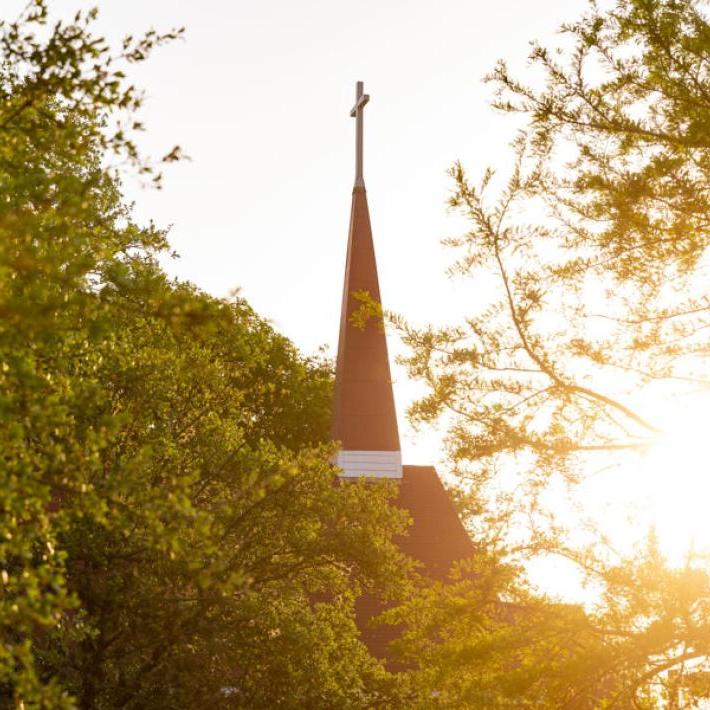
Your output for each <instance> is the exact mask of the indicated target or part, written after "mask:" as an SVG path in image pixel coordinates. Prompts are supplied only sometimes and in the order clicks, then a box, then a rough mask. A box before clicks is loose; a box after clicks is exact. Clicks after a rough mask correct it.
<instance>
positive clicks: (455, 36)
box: [3, 0, 706, 574]
mask: <svg viewBox="0 0 710 710" xmlns="http://www.w3.org/2000/svg"><path fill="white" fill-rule="evenodd" d="M96 4H98V7H99V10H100V17H99V22H98V28H99V30H100V31H101V32H103V33H105V34H106V35H107V36H108V37H109V38H111V39H113V40H118V39H120V38H121V37H122V36H123V35H126V34H137V33H139V32H141V31H143V30H146V29H148V28H150V27H155V28H156V29H169V28H171V27H177V26H185V28H186V32H185V36H184V40H182V41H179V42H176V43H174V44H173V45H171V46H169V47H165V48H161V49H159V50H157V51H156V53H155V55H154V56H153V57H152V58H151V59H150V61H148V62H147V63H145V64H143V65H140V66H138V67H136V69H135V70H134V71H133V73H132V75H131V77H130V78H131V80H132V81H134V82H135V83H137V84H138V85H139V86H141V87H143V88H144V89H145V92H146V98H147V102H146V105H145V109H144V111H143V116H142V117H143V119H144V123H145V124H146V126H147V129H148V132H147V133H146V134H145V136H143V137H142V139H141V144H142V145H143V148H144V150H145V151H146V152H148V153H150V154H153V155H155V156H159V155H162V154H164V153H165V152H167V150H168V149H169V148H171V147H172V146H173V145H174V144H176V143H179V144H180V145H181V146H182V147H183V149H184V151H185V152H186V153H187V154H188V155H189V156H190V160H189V161H186V162H184V163H182V164H179V165H175V166H171V167H170V168H169V169H168V170H167V171H166V174H165V180H164V188H163V190H162V191H160V192H156V191H151V190H147V189H141V188H139V187H138V185H136V184H134V183H132V182H128V183H127V184H126V193H127V196H128V198H129V199H130V200H133V201H135V212H136V216H137V217H138V219H139V221H140V220H142V221H147V220H149V219H152V220H154V221H155V222H156V223H157V224H158V225H161V226H170V227H171V231H170V242H171V244H172V247H173V248H174V250H175V251H176V252H178V253H179V255H180V258H179V259H177V260H169V259H166V261H165V266H166V268H167V270H168V271H169V272H170V273H171V274H173V275H175V276H178V277H180V278H183V279H188V280H190V281H192V282H194V283H195V284H197V285H198V286H200V287H201V288H203V289H205V290H206V291H208V292H210V293H212V294H214V295H216V296H226V295H228V294H229V293H230V291H232V290H233V289H236V288H239V289H241V293H242V295H243V296H245V297H246V298H247V299H248V300H249V301H250V302H251V304H252V305H253V306H254V307H255V309H256V310H257V311H258V312H259V313H260V314H262V315H263V316H265V317H266V318H268V319H269V320H270V321H271V322H272V323H273V325H274V326H275V327H276V328H277V329H278V330H279V331H281V332H283V333H284V334H286V335H287V336H288V337H289V338H291V339H292V340H293V341H294V342H295V343H296V345H297V346H298V347H299V348H301V350H302V351H303V352H305V353H312V352H314V351H316V349H317V348H318V347H319V346H321V345H325V346H326V347H327V351H328V353H329V354H330V355H331V356H334V354H335V351H336V348H337V333H338V321H339V308H340V297H341V289H342V278H343V269H344V260H345V248H346V237H347V226H348V217H349V207H350V195H351V187H352V181H353V172H354V136H355V125H354V121H353V120H352V119H351V118H350V117H349V110H350V107H351V105H352V103H353V98H354V91H355V81H356V80H363V81H364V82H365V90H366V92H367V93H369V94H370V96H371V100H370V103H369V105H368V107H367V109H366V116H365V180H366V184H367V188H368V197H369V204H370V211H371V217H372V224H373V232H374V237H375V246H376V252H377V258H378V262H379V272H380V283H381V291H382V297H383V302H384V305H385V307H386V308H388V309H390V310H393V311H395V312H398V313H400V314H402V315H404V316H405V317H406V318H408V319H409V320H410V321H413V322H414V323H418V324H423V323H427V322H435V323H443V322H447V321H449V322H452V321H456V320H457V318H458V317H459V316H460V315H461V314H463V313H465V312H466V311H467V310H468V309H469V308H471V309H474V308H475V304H476V298H477V288H480V287H481V286H479V285H477V284H475V283H468V284H465V283H461V282H455V281H451V280H449V279H448V278H447V277H446V275H445V269H446V267H447V265H448V264H449V263H450V261H451V255H450V254H447V251H446V249H445V248H444V247H443V246H441V244H440V240H441V239H442V238H444V237H447V236H455V235H457V234H459V233H461V231H462V230H463V229H465V225H464V224H463V223H462V222H461V221H460V220H459V219H458V218H456V217H455V216H453V215H451V214H449V213H448V212H447V208H446V199H447V196H448V191H449V188H450V180H449V178H448V177H447V175H446V171H447V168H448V167H449V166H450V165H451V164H452V163H453V162H454V161H455V160H459V159H460V160H461V161H462V162H463V163H464V165H465V166H466V167H467V169H468V170H469V171H470V172H471V174H473V175H477V174H481V173H482V172H483V170H484V169H485V168H486V167H487V166H489V165H490V166H493V167H501V168H503V169H505V167H506V166H507V165H508V164H509V152H508V146H509V143H510V141H511V140H512V138H513V136H514V134H515V130H516V127H517V125H518V124H517V123H516V120H515V119H514V118H511V117H508V116H502V115H500V114H498V113H496V112H494V111H493V110H492V109H491V108H490V106H489V102H490V99H491V95H492V89H491V87H490V86H488V85H486V84H484V83H483V81H482V78H483V76H484V75H485V74H486V73H487V72H488V71H490V70H491V69H492V67H493V66H494V64H495V61H496V60H497V59H498V58H505V59H506V60H507V61H508V62H509V64H510V65H511V67H512V68H513V70H514V71H515V72H517V73H519V74H522V75H524V76H527V77H529V78H531V79H532V80H533V81H534V79H535V78H534V76H533V77H530V74H529V71H530V69H529V67H527V62H526V60H527V54H528V50H529V44H528V43H529V41H530V40H532V39H538V40H541V41H542V42H543V43H545V44H550V43H554V42H555V41H556V39H555V32H556V29H557V27H558V26H559V25H560V24H561V23H562V22H564V21H566V20H571V19H574V18H575V17H577V16H579V14H580V13H581V12H582V11H583V10H584V8H585V7H586V2H584V1H583V0H538V2H530V1H529V0H497V2H480V0H479V1H476V0H357V2H344V1H343V0H299V1H294V0H258V1H257V0H251V1H248V2H247V1H246V0H235V1H228V0H200V2H195V1H194V0H192V1H190V2H188V1H187V0H151V1H150V2H146V1H145V0H143V1H142V2H139V1H138V0H122V2H109V1H108V0H98V2H96V1H94V2H86V1H85V0H53V2H51V3H50V5H51V7H52V9H53V11H55V12H56V13H57V14H58V15H62V14H66V15H69V14H70V13H72V14H73V12H74V11H75V10H76V9H77V8H78V7H83V8H86V7H91V6H93V5H96ZM23 5H24V2H21V1H18V0H9V1H8V2H6V3H3V6H4V8H5V9H6V12H5V13H3V14H4V17H6V18H7V17H12V16H13V14H14V11H15V10H19V8H21V7H22V6H23ZM390 348H391V353H392V352H394V353H396V352H397V351H398V350H399V346H398V344H397V343H396V342H394V341H392V342H391V343H390ZM393 375H394V379H395V398H396V401H397V406H398V410H399V412H400V417H399V419H400V430H401V432H402V444H403V454H404V460H405V463H420V464H424V463H440V470H441V471H442V472H445V470H446V465H445V463H444V462H440V452H441V449H440V444H439V438H438V436H437V435H436V434H434V433H428V432H426V433H420V434H415V433H413V432H412V431H411V429H410V428H409V426H408V425H407V423H406V419H405V416H404V410H405V408H406V406H407V405H408V404H409V403H410V401H411V400H412V399H413V398H414V397H415V396H416V393H417V392H418V391H419V390H418V389H417V387H416V386H414V385H412V383H409V382H407V380H406V375H405V373H404V372H403V371H402V370H401V369H400V368H398V367H395V369H394V371H393ZM668 458H669V459H670V457H668ZM654 466H655V469H653V470H656V471H657V474H653V475H658V476H659V482H658V488H657V490H658V493H657V494H653V495H656V498H657V499H658V500H660V499H661V498H663V496H664V490H665V489H664V485H666V486H667V484H664V483H663V481H664V480H665V479H664V478H663V475H662V469H663V458H662V457H661V458H658V460H657V461H656V463H655V464H654ZM630 485H631V486H633V485H635V484H634V483H631V484H630ZM622 487H623V486H621V487H620V488H619V490H621V488H622ZM627 493H629V495H631V489H630V490H629V491H627ZM595 495H596V496H597V497H598V498H599V500H602V501H603V502H604V504H605V505H606V504H608V503H609V502H610V499H609V497H608V486H603V487H600V488H597V490H596V493H595ZM703 500H706V497H705V496H704V497H703ZM611 502H612V503H613V501H611ZM699 514H700V515H702V511H700V513H699ZM669 525H670V526H671V527H673V526H674V525H675V523H674V522H673V521H672V520H671V522H669ZM547 573H549V574H555V568H554V567H553V568H550V569H549V570H548V572H547Z"/></svg>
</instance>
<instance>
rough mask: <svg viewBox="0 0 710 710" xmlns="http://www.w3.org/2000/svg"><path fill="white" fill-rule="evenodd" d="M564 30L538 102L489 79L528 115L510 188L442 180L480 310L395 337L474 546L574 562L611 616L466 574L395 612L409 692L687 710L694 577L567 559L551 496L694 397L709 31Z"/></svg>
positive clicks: (704, 26)
mask: <svg viewBox="0 0 710 710" xmlns="http://www.w3.org/2000/svg"><path fill="white" fill-rule="evenodd" d="M562 29H563V38H564V39H565V40H566V41H567V44H565V45H564V46H563V47H562V48H561V49H560V51H559V52H554V51H551V50H548V49H545V48H543V47H541V46H539V45H533V50H532V54H531V62H532V64H533V66H536V67H538V68H539V69H540V70H541V72H542V74H543V77H544V85H543V86H542V88H540V89H536V88H532V87H530V86H527V85H526V84H524V83H523V82H521V81H519V80H517V79H515V78H514V77H512V76H511V75H510V73H509V71H508V69H507V67H506V65H505V64H504V63H502V62H501V63H499V64H498V65H497V67H496V68H495V70H494V71H493V73H492V74H491V75H490V76H489V80H490V81H491V82H493V84H494V85H495V86H496V88H497V92H498V93H497V98H496V102H495V105H496V106H497V108H499V109H502V110H504V111H511V112H517V113H521V114H523V115H524V116H525V117H526V119H527V128H526V130H525V131H524V132H523V133H522V134H521V135H520V136H519V137H518V138H517V140H516V141H515V143H514V154H515V161H514V164H513V167H512V169H511V171H510V174H509V177H508V178H507V180H503V182H502V187H499V186H500V185H501V182H500V178H499V176H497V175H495V174H494V172H493V171H491V170H488V171H486V172H485V173H484V177H483V179H482V181H481V183H480V185H476V184H474V183H472V182H471V181H470V180H469V179H468V177H467V175H466V172H465V171H464V168H463V167H462V166H461V165H456V166H454V167H453V169H452V171H451V175H452V178H453V181H454V190H453V194H452V198H451V205H452V207H453V208H455V209H458V210H460V211H461V212H462V213H463V214H464V215H465V216H466V217H467V218H468V220H469V224H470V230H469V231H468V233H467V234H465V235H463V236H462V237H460V238H458V239H454V240H450V242H449V244H450V246H452V247H453V248H454V249H456V250H457V254H458V258H457V261H456V263H455V265H454V267H453V269H452V271H453V272H454V273H455V274H456V275H459V276H465V277H471V278H474V279H481V280H483V279H485V283H486V284H487V285H489V284H490V288H488V287H487V288H486V289H485V292H484V291H483V290H481V292H480V297H481V302H480V308H478V310H476V311H475V312H474V313H472V314H471V315H470V316H469V317H468V318H467V319H466V320H465V322H464V323H463V324H461V325H452V326H445V327H428V328H414V327H412V326H410V325H408V324H407V323H406V322H404V321H403V320H402V319H400V318H397V317H394V322H395V324H397V325H398V326H399V328H400V330H401V332H402V333H403V336H404V339H405V342H406V343H407V344H408V345H409V346H410V354H409V356H408V357H407V358H405V364H406V365H407V366H408V369H409V373H410V375H412V376H413V377H415V378H418V379H421V380H423V381H425V382H426V383H427V384H428V389H429V392H428V394H427V395H426V396H425V397H424V398H422V399H421V400H420V401H419V402H417V403H415V405H414V406H413V407H412V409H411V412H410V413H411V415H412V417H413V420H414V421H415V422H416V423H426V422H430V421H433V420H435V419H437V418H439V417H442V418H444V419H445V421H446V422H447V424H448V431H449V436H448V448H449V453H450V456H451V459H452V461H453V463H454V465H455V468H456V470H457V473H458V474H459V481H460V483H461V488H462V492H461V494H460V497H461V506H462V510H464V511H465V512H467V513H468V515H469V517H468V520H469V524H470V526H471V528H472V530H475V531H476V534H477V536H478V539H479V541H480V542H481V544H482V545H483V544H484V543H485V542H488V544H489V546H490V549H491V555H492V557H493V558H494V559H495V560H497V564H500V563H501V562H502V561H505V560H506V559H511V558H512V559H520V557H521V555H522V556H524V555H534V554H536V553H537V552H540V551H548V552H549V551H553V552H555V553H557V554H564V555H566V556H567V557H569V558H571V559H573V560H574V561H575V562H577V563H579V564H580V566H581V567H582V568H583V569H584V570H585V572H586V573H587V574H588V575H589V576H590V578H591V579H592V580H593V581H594V582H595V583H596V584H598V585H599V588H600V589H601V590H602V595H601V601H600V604H599V607H598V609H596V610H593V612H591V613H588V614H582V613H581V612H580V611H579V610H574V609H572V608H569V607H552V608H551V607H550V606H549V605H548V604H543V603H542V602H541V601H540V600H539V599H537V598H530V597H529V596H527V595H528V593H529V592H528V591H526V588H525V585H524V583H523V582H522V581H521V580H520V579H517V580H515V582H514V583H513V582H511V581H510V578H509V577H508V578H507V577H505V573H504V571H503V570H502V569H501V570H494V572H491V573H490V575H489V576H485V575H483V576H481V575H482V573H481V572H480V570H479V571H478V572H477V575H479V576H478V578H474V580H473V581H468V582H466V581H462V582H461V583H460V584H459V585H458V586H456V587H453V588H451V589H449V590H443V589H442V590H438V591H435V592H431V594H433V595H434V596H433V597H430V598H429V599H428V600H427V599H425V600H424V601H421V600H419V601H413V602H412V603H411V605H410V607H409V608H408V611H406V612H402V614H403V616H400V617H399V621H402V620H403V619H404V618H409V619H410V620H412V619H424V620H425V625H424V626H423V627H422V626H421V624H419V626H418V627H417V628H414V627H412V628H413V631H412V635H411V638H410V641H411V643H412V644H414V645H413V646H411V647H410V646H405V647H404V648H405V652H409V651H407V650H406V649H407V648H415V649H417V648H423V649H424V652H423V655H422V658H424V663H423V665H422V670H421V671H420V672H419V677H420V679H422V678H423V681H422V682H423V687H424V688H426V689H427V692H429V695H426V694H425V695H424V696H423V697H424V698H426V697H431V693H432V692H434V693H435V697H437V698H440V699H441V704H442V705H443V706H447V704H448V705H449V706H456V703H459V704H460V705H461V704H464V705H465V704H466V702H470V703H471V704H472V706H474V707H476V706H481V707H486V706H491V707H494V706H495V704H494V702H493V700H494V699H495V701H496V702H499V703H500V704H502V706H514V707H519V706H524V704H522V703H524V702H529V703H530V704H536V703H537V704H539V703H541V702H542V703H543V705H544V704H548V705H551V706H554V707H557V706H560V707H565V706H569V707H580V706H582V705H581V704H580V703H582V700H583V699H584V700H585V701H586V702H589V703H591V706H592V707H608V706H611V707H615V706H616V707H629V706H632V707H633V706H636V707H653V706H656V704H657V703H659V702H661V697H662V694H663V693H666V702H667V703H669V704H670V705H669V706H670V707H678V706H688V705H689V704H690V703H692V702H695V701H696V700H697V699H698V698H701V697H705V696H706V695H707V688H706V687H705V685H706V677H707V676H706V675H705V671H706V670H707V658H708V651H709V649H708V647H707V643H706V626H707V619H708V616H707V600H708V590H707V579H708V576H707V573H708V571H707V566H706V563H705V560H704V559H702V558H701V556H699V555H693V554H690V555H689V558H688V562H687V565H686V567H685V568H684V569H682V570H678V569H674V568H672V567H669V566H668V565H667V563H666V562H665V561H664V560H663V559H662V558H661V556H660V555H659V554H658V553H657V550H656V549H655V547H654V545H653V544H651V545H650V546H649V547H648V549H647V550H646V551H642V552H639V554H638V555H637V557H636V559H634V558H631V559H620V558H619V557H618V556H615V555H614V554H613V553H612V551H610V550H609V549H608V547H606V546H604V545H603V544H599V545H596V546H592V545H591V544H590V546H589V547H588V548H587V549H581V550H580V549H579V546H580V544H582V543H583V542H584V538H583V539H582V541H581V542H580V537H581V535H580V530H579V529H577V530H575V531H574V532H575V536H574V537H575V538H576V539H570V531H569V530H568V529H566V528H565V525H564V524H563V523H561V522H560V521H558V520H556V519H555V517H556V513H557V512H558V510H557V509H556V506H559V505H560V502H559V496H557V495H555V497H554V503H553V504H552V506H550V504H549V500H550V492H551V491H557V490H559V489H560V488H563V487H565V486H567V487H572V488H573V487H574V485H575V484H576V483H577V482H578V481H580V480H581V479H584V478H585V477H586V476H587V475H589V474H590V473H595V472H597V471H598V470H600V469H602V468H606V467H609V466H623V465H624V464H627V463H628V462H629V460H630V459H631V457H634V456H636V455H637V453H638V452H641V451H644V450H645V449H647V448H648V447H649V446H652V445H653V444H654V442H656V441H657V439H658V436H659V434H660V432H659V430H658V426H657V424H656V422H654V418H653V413H652V412H650V413H649V412H646V411H644V409H643V408H642V407H641V406H640V405H639V403H640V402H642V401H648V399H649V398H650V397H651V396H653V397H655V398H656V399H657V400H659V401H663V398H664V397H668V396H682V395H683V394H685V393H687V392H689V391H692V390H697V389H698V388H706V387H707V385H708V381H709V378H708V360H707V354H708V352H710V349H709V347H708V346H709V345H710V343H709V342H708V340H707V332H708V324H709V321H708V318H709V317H710V312H709V307H710V301H708V294H707V275H706V269H707V263H708V261H707V258H708V254H707V247H708V244H709V240H708V234H709V233H708V224H709V222H708V216H710V204H709V203H708V188H709V182H708V177H709V176H708V165H709V163H708V148H709V147H710V143H709V136H710V133H708V130H707V126H708V120H710V104H709V103H708V97H710V83H709V82H710V74H709V72H708V60H709V58H710V54H709V52H710V25H709V24H708V22H707V19H706V14H705V8H704V5H703V4H702V3H700V2H695V1H693V0H625V1H623V2H622V1H620V2H617V3H616V4H615V5H614V7H612V8H610V9H608V10H602V9H600V8H599V7H597V5H596V4H594V3H590V6H589V10H588V12H587V14H586V15H585V16H584V17H582V19H580V20H579V21H578V22H576V23H572V24H570V25H567V26H565V27H563V28H562ZM491 193H493V194H491ZM639 485H640V486H643V482H640V483H639ZM596 533H597V535H598V534H599V531H596ZM587 541H589V539H588V538H587ZM594 542H597V543H598V542H600V541H599V538H598V537H595V538H594ZM601 542H603V540H602V541H601ZM574 543H576V545H577V549H570V545H573V544H574ZM496 575H497V577H496ZM501 577H502V579H503V581H501V582H496V579H500V578H501ZM489 578H491V579H493V581H494V582H496V583H495V584H493V589H494V592H491V593H490V594H488V595H487V596H484V600H483V601H481V594H482V592H481V589H480V588H479V586H478V585H479V584H484V583H485V582H486V580H488V579H489ZM507 604H513V606H514V607H516V606H518V605H521V606H522V607H523V608H524V609H525V611H524V612H523V617H522V618H524V620H525V621H524V623H521V622H520V620H519V618H518V617H517V616H515V619H514V621H515V623H511V619H510V618H509V617H507V616H506V613H505V612H504V611H501V610H505V609H507V608H508V607H507V606H506V605H507ZM462 610H463V611H462ZM418 614H419V615H418ZM429 624H430V625H429ZM562 637H566V638H568V639H572V641H568V642H565V641H563V640H561V638H562ZM435 639H436V640H438V641H441V640H442V639H443V640H444V642H443V644H440V645H437V644H436V643H434V640H435ZM499 641H500V645H498V642H499ZM578 641H579V648H578V646H577V642H578ZM417 644H420V646H417ZM553 652H554V653H553ZM545 659H549V663H547V662H543V661H545ZM528 671H530V673H529V674H528V675H527V677H526V678H525V679H524V680H525V682H523V683H522V685H520V686H516V688H515V689H514V691H510V693H508V690H509V689H510V686H509V685H508V681H510V682H513V683H514V681H515V678H516V677H520V676H523V675H525V674H526V673H527V672H528ZM585 683H587V686H586V688H587V689H586V691H585V690H584V687H585ZM590 683H591V685H589V684H590ZM506 688H507V689H508V690H506ZM488 691H490V692H491V693H493V694H492V695H486V694H485V693H486V692H488ZM585 692H586V693H587V695H584V693H585ZM472 693H473V695H471V694H472ZM506 693H508V694H507V695H506ZM575 693H581V695H580V694H576V695H575ZM602 698H606V701H605V702H607V704H606V705H604V702H603V701H602ZM476 703H478V705H476ZM486 703H488V705H486ZM506 703H507V705H506ZM565 703H567V705H565ZM684 703H685V705H684ZM521 704H522V705H521Z"/></svg>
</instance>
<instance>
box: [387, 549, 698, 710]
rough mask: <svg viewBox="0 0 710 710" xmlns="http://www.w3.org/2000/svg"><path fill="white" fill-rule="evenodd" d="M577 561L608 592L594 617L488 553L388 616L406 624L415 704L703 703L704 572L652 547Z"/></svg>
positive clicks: (404, 648) (402, 644)
mask: <svg viewBox="0 0 710 710" xmlns="http://www.w3.org/2000/svg"><path fill="white" fill-rule="evenodd" d="M578 561H579V563H580V564H584V565H585V566H587V568H588V571H589V574H590V576H591V577H592V578H593V579H595V581H596V582H597V583H601V584H603V588H604V593H603V595H602V598H601V599H600V600H599V602H598V604H597V606H596V609H594V610H593V611H591V612H590V613H586V612H585V611H584V610H583V609H582V608H581V607H579V606H575V605H571V604H562V603H559V602H552V601H550V600H549V599H546V598H544V597H540V596H536V595H534V594H532V593H531V592H530V591H529V590H528V589H527V588H526V587H525V585H524V584H523V583H522V582H521V581H520V578H519V575H518V572H519V571H518V570H516V569H515V568H514V567H511V566H509V565H504V564H501V561H500V559H499V558H498V557H496V556H491V557H490V558H488V559H485V558H483V557H481V558H479V559H477V560H475V562H472V563H468V564H467V565H465V566H464V567H462V568H460V569H459V571H458V575H457V577H456V578H455V580H454V582H453V583H452V584H444V585H437V586H434V587H432V588H430V589H427V590H425V591H424V592H423V593H422V594H420V595H419V596H417V597H415V598H414V599H413V600H412V601H410V602H409V603H408V604H407V605H404V606H402V607H400V608H399V609H397V610H395V611H393V612H390V621H393V622H407V623H408V624H409V626H408V632H407V633H406V634H405V635H404V637H403V638H402V639H401V640H400V641H399V642H398V646H399V650H400V653H402V655H403V657H404V658H407V659H408V660H410V661H411V662H415V661H416V662H417V670H416V671H414V672H413V677H412V684H413V686H414V688H415V689H416V691H415V692H416V697H417V698H418V703H419V706H421V707H448V708H458V707H467V708H513V707H514V708H526V707H551V708H569V709H570V710H571V709H572V708H574V709H575V710H577V709H578V708H579V709H582V708H629V707H632V708H659V707H693V706H694V705H693V701H697V700H698V699H701V698H707V697H708V685H707V677H708V675H707V674H708V660H707V657H708V653H710V646H709V642H710V621H709V617H708V603H709V602H710V576H708V574H707V572H706V571H705V570H702V569H700V568H698V567H695V566H693V565H690V564H689V565H688V566H687V567H685V568H684V569H676V570H669V569H668V568H667V567H666V566H665V563H664V561H663V559H662V558H661V557H660V555H659V554H658V551H657V549H656V547H655V544H654V541H653V540H650V541H649V543H648V545H647V547H646V548H645V549H643V550H641V551H640V553H639V555H638V556H637V558H636V559H634V560H629V561H622V562H620V563H618V564H615V565H602V566H597V565H596V564H593V563H592V561H591V560H590V559H589V558H586V559H578ZM413 622H416V623H413ZM415 705H416V704H415Z"/></svg>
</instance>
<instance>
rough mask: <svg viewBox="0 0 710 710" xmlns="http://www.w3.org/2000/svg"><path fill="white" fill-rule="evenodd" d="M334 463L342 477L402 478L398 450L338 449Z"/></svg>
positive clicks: (400, 458)
mask: <svg viewBox="0 0 710 710" xmlns="http://www.w3.org/2000/svg"><path fill="white" fill-rule="evenodd" d="M335 465H336V466H339V467H340V468H341V469H343V470H342V472H341V473H340V476H341V477H342V478H360V477H366V478H402V453H401V452H400V451H340V452H339V453H338V455H337V456H336V458H335Z"/></svg>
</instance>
